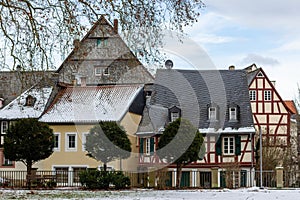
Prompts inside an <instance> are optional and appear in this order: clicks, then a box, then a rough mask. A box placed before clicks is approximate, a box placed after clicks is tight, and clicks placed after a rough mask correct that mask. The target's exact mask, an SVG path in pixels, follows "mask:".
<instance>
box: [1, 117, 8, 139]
mask: <svg viewBox="0 0 300 200" xmlns="http://www.w3.org/2000/svg"><path fill="white" fill-rule="evenodd" d="M7 129H8V122H7V121H2V122H1V127H0V134H1V136H0V140H1V141H0V145H3V144H4V136H5V134H6V131H7Z"/></svg>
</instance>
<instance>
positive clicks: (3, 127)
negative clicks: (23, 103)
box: [1, 121, 8, 134]
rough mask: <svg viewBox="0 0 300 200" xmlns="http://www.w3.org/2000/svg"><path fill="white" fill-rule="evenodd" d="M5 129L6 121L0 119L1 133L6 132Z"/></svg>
mask: <svg viewBox="0 0 300 200" xmlns="http://www.w3.org/2000/svg"><path fill="white" fill-rule="evenodd" d="M7 129H8V121H2V122H1V134H6V131H7Z"/></svg>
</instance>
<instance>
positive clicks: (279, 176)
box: [275, 167, 283, 188]
mask: <svg viewBox="0 0 300 200" xmlns="http://www.w3.org/2000/svg"><path fill="white" fill-rule="evenodd" d="M275 169H276V187H277V188H283V167H276V168H275Z"/></svg>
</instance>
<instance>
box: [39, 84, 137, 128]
mask: <svg viewBox="0 0 300 200" xmlns="http://www.w3.org/2000/svg"><path fill="white" fill-rule="evenodd" d="M142 88H143V86H142V85H110V86H86V87H67V88H65V89H63V90H62V91H60V92H59V93H58V95H57V98H56V100H55V101H54V102H53V104H52V105H51V106H50V107H49V109H48V110H47V111H46V112H45V114H43V116H42V117H41V118H40V121H42V122H48V123H76V122H80V123H89V122H98V121H120V120H121V119H122V118H123V116H124V115H125V114H126V112H127V111H128V109H129V107H130V105H131V104H132V102H133V101H134V99H135V97H136V96H137V95H138V93H139V92H140V91H141V90H142Z"/></svg>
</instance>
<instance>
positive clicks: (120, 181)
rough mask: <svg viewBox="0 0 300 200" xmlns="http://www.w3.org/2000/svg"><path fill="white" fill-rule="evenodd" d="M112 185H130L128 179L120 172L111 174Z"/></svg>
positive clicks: (126, 186)
mask: <svg viewBox="0 0 300 200" xmlns="http://www.w3.org/2000/svg"><path fill="white" fill-rule="evenodd" d="M112 185H114V186H115V189H125V188H128V187H129V186H130V179H129V177H128V176H125V175H124V174H123V173H122V172H115V173H114V174H113V176H112Z"/></svg>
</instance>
